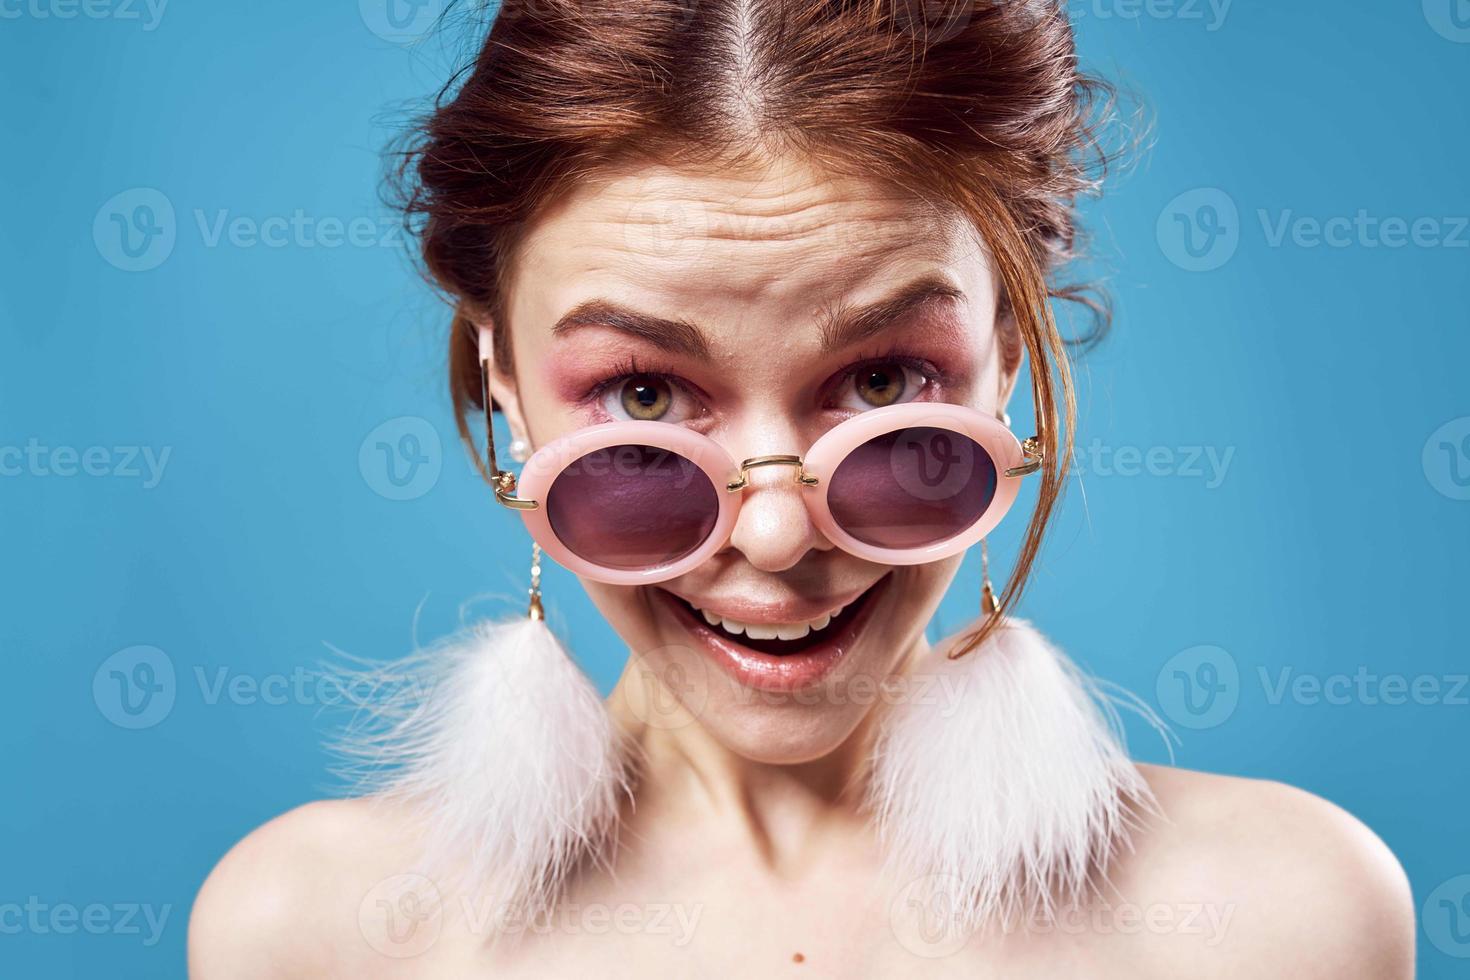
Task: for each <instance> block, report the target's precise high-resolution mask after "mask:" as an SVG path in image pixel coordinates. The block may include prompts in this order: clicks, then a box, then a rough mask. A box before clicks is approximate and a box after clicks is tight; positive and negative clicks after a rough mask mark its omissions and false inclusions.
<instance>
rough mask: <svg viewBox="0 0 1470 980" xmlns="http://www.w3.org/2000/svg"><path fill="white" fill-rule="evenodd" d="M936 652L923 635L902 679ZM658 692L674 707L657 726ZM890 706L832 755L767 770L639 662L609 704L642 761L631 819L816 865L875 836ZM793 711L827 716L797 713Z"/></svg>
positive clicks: (788, 862)
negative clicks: (651, 701) (873, 800)
mask: <svg viewBox="0 0 1470 980" xmlns="http://www.w3.org/2000/svg"><path fill="white" fill-rule="evenodd" d="M927 651H928V643H927V641H926V640H925V639H924V638H923V636H922V634H920V637H919V639H918V642H917V644H916V646H915V649H913V650H911V651H910V652H909V654H908V655H907V656H906V657H904V658H903V660H902V661H901V663H900V666H899V668H898V669H896V670H895V673H906V672H908V671H909V670H910V669H912V665H913V664H914V663H915V662H917V661H919V660H920V659H921V658H922V656H923V654H924V653H926V652H927ZM655 690H656V691H657V692H658V695H659V696H661V698H662V703H663V704H667V705H670V706H671V707H670V708H668V709H667V710H663V711H661V712H660V714H659V715H658V718H657V722H656V723H654V724H650V723H649V721H648V718H649V713H648V712H647V711H645V710H641V708H640V706H641V705H644V704H647V697H646V695H641V694H640V692H647V691H655ZM883 707H884V705H883V702H882V699H877V700H876V701H875V703H874V705H873V707H872V708H871V709H870V710H869V711H868V713H867V715H866V716H865V717H864V718H863V720H862V721H861V722H860V723H859V724H858V726H857V727H856V728H855V729H854V730H853V731H852V732H851V733H850V734H849V735H848V737H847V738H845V739H844V740H843V741H842V742H841V743H840V744H838V745H837V746H836V747H835V748H833V749H832V750H830V751H828V752H826V753H825V754H823V755H821V756H819V757H817V758H814V759H811V760H809V761H803V762H798V763H773V762H762V761H757V760H754V759H750V758H748V757H746V756H743V755H741V754H739V753H737V752H735V751H733V750H731V749H730V748H728V747H727V746H726V745H724V744H723V743H722V742H721V741H720V740H719V739H718V738H716V737H715V736H714V735H713V734H712V733H711V732H710V730H709V729H708V728H706V727H705V726H704V725H703V724H702V723H701V722H700V721H699V719H698V717H697V716H696V715H694V714H693V713H691V712H689V711H688V709H687V708H686V707H685V706H684V705H683V704H682V703H680V702H679V701H678V700H677V699H676V698H675V697H674V695H673V694H672V693H671V692H669V691H668V690H667V689H666V688H663V687H662V685H661V682H660V681H659V679H658V678H657V676H656V675H655V674H654V673H653V672H651V671H648V670H647V669H646V668H645V667H643V666H642V665H641V664H640V663H639V662H638V660H637V658H632V659H630V661H629V664H628V667H627V669H626V670H625V671H624V673H623V676H622V678H621V679H620V680H619V682H618V685H617V687H616V688H614V690H613V692H612V694H611V696H610V697H609V698H608V709H609V712H610V714H611V715H612V717H613V719H614V721H615V723H616V724H617V725H618V727H619V728H620V729H621V730H622V731H623V733H624V735H625V736H626V737H627V738H628V740H629V742H630V744H631V746H632V747H633V749H634V753H633V754H634V756H635V758H637V760H638V768H637V777H636V778H637V788H636V791H635V792H636V797H637V805H636V807H634V808H632V811H631V812H630V813H629V815H628V817H629V819H630V820H633V821H635V822H636V823H637V824H638V825H639V826H640V827H641V828H642V829H643V830H644V831H647V830H648V829H650V827H651V826H652V825H658V826H659V827H660V828H661V832H662V828H664V827H684V828H691V827H698V828H699V829H698V833H700V834H703V835H708V834H711V833H718V834H720V835H721V836H722V837H724V838H725V839H727V840H729V839H731V838H734V839H737V840H739V841H742V842H744V843H746V844H748V845H749V846H750V847H752V848H753V849H754V850H755V851H756V852H757V853H759V854H760V855H761V856H762V858H763V859H764V860H765V861H766V862H767V863H768V864H769V865H770V866H772V867H790V866H792V865H801V864H806V863H808V862H810V861H811V860H812V859H813V858H814V856H815V855H816V854H817V853H819V852H822V851H824V850H825V849H826V848H825V846H824V845H826V844H830V843H832V842H833V841H834V840H837V839H841V838H842V837H843V836H844V835H847V834H868V833H869V830H868V818H867V815H866V814H865V813H864V812H863V800H864V795H865V791H866V781H867V776H868V771H869V764H870V760H871V759H872V751H873V743H874V740H875V738H876V735H877V732H878V728H879V724H880V722H881V712H882V710H883ZM789 710H791V711H810V710H820V708H816V707H803V706H801V705H798V704H793V705H791V706H790V709H789Z"/></svg>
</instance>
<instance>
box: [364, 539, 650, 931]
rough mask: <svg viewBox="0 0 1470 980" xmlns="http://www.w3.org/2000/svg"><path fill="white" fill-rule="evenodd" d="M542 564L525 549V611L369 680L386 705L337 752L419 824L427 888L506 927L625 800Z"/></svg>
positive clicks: (591, 854)
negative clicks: (550, 605)
mask: <svg viewBox="0 0 1470 980" xmlns="http://www.w3.org/2000/svg"><path fill="white" fill-rule="evenodd" d="M540 558H541V554H540V548H539V547H533V551H532V565H531V587H530V590H529V592H530V604H529V609H528V610H527V615H525V616H523V617H517V618H515V619H511V620H501V621H485V622H480V623H477V624H475V625H473V626H471V627H470V628H468V629H467V630H465V631H464V632H462V633H461V634H459V635H456V636H453V637H450V638H449V639H447V640H444V641H442V642H440V643H438V644H436V645H434V646H432V647H430V648H428V649H426V650H423V651H421V652H420V653H418V654H416V655H415V656H413V657H410V658H408V659H407V660H404V661H400V662H398V663H395V664H390V665H388V666H386V667H382V668H378V669H375V670H373V671H371V672H370V674H371V676H370V677H369V678H368V681H369V683H371V684H373V685H374V686H375V688H376V689H377V690H378V691H379V692H380V694H381V695H384V696H383V697H382V698H381V700H379V701H378V702H376V703H374V704H373V705H371V706H370V707H369V708H367V709H366V711H365V713H364V714H363V715H360V716H359V718H358V719H355V720H354V724H353V725H351V726H349V729H348V734H347V735H346V736H345V738H344V739H343V740H342V741H341V742H340V743H339V745H338V748H339V750H341V751H344V752H345V753H346V754H347V755H348V757H349V758H351V759H352V760H354V761H355V762H357V763H359V764H360V765H361V766H364V767H365V769H366V771H365V772H363V773H360V775H361V776H362V777H363V778H362V779H360V786H361V787H362V789H364V790H366V791H368V792H371V793H375V794H377V795H379V796H381V797H382V798H384V799H385V800H389V801H396V802H399V803H402V804H405V805H406V806H407V807H408V808H409V810H410V812H412V813H413V814H414V815H415V816H416V817H417V819H418V822H419V825H420V829H421V832H422V839H423V841H424V844H425V850H424V860H425V862H426V864H427V865H428V868H427V870H428V871H429V872H430V874H431V875H432V876H433V877H434V878H435V880H436V881H438V882H439V883H441V884H446V885H450V886H451V887H466V886H467V887H469V888H470V889H471V890H472V891H475V893H476V894H484V895H487V897H489V898H491V899H493V900H494V902H495V903H496V904H497V906H499V907H500V908H502V909H504V910H505V912H506V913H507V914H508V915H511V916H515V917H519V916H523V915H535V914H538V913H540V912H542V911H544V910H546V909H549V908H550V907H551V906H552V905H553V904H554V903H555V901H556V899H557V896H558V894H559V893H560V891H561V889H562V887H563V885H564V884H565V882H566V880H567V878H568V876H569V875H570V874H571V872H572V871H573V870H575V869H576V868H577V867H578V865H580V864H581V863H582V862H584V861H588V860H591V861H598V860H602V859H604V858H605V856H606V851H607V848H608V847H610V845H611V843H612V838H613V835H614V830H615V827H616V825H617V819H618V812H619V808H620V805H621V800H622V798H623V797H624V796H626V795H627V792H628V783H627V774H626V767H625V764H624V757H623V752H622V751H621V744H620V738H619V735H618V732H617V730H616V728H615V726H614V724H613V722H612V719H611V718H610V717H609V715H608V713H607V710H606V708H605V707H604V705H603V702H602V699H601V697H600V696H599V695H598V693H597V690H596V688H595V687H594V686H593V685H592V683H591V681H589V680H588V678H587V677H586V675H585V674H583V673H582V671H581V670H580V669H579V668H578V667H577V665H576V664H575V663H573V662H572V660H571V658H570V657H569V656H568V655H567V652H566V650H565V649H564V648H563V647H562V644H561V642H560V641H559V640H558V639H557V637H556V635H555V634H554V633H552V631H551V629H550V627H549V626H548V625H547V623H546V619H545V615H544V613H543V611H542V607H541V567H540ZM482 888H485V889H488V892H484V893H481V892H478V891H477V890H478V889H482Z"/></svg>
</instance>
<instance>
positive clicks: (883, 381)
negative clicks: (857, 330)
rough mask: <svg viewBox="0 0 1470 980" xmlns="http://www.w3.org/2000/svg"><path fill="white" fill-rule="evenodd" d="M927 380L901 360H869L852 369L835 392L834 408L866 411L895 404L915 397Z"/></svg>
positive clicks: (923, 375) (918, 371) (921, 372)
mask: <svg viewBox="0 0 1470 980" xmlns="http://www.w3.org/2000/svg"><path fill="white" fill-rule="evenodd" d="M928 384H929V378H928V376H927V375H925V374H924V372H923V371H921V370H919V368H917V367H915V366H914V365H911V364H907V363H905V362H903V361H896V360H887V361H869V362H868V363H866V364H864V365H862V366H860V367H857V368H854V369H853V370H852V371H851V372H850V373H849V374H848V376H847V378H845V379H844V380H843V382H842V384H841V386H840V387H839V388H838V391H837V402H838V404H837V407H839V408H849V409H856V410H858V411H866V410H867V409H870V408H882V407H883V406H885V405H898V404H900V403H902V402H907V401H912V400H913V399H915V398H917V397H918V396H919V393H920V392H922V391H923V390H924V387H925V386H926V385H928Z"/></svg>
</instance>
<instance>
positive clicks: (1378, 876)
mask: <svg viewBox="0 0 1470 980" xmlns="http://www.w3.org/2000/svg"><path fill="white" fill-rule="evenodd" d="M1139 768H1140V771H1141V772H1142V773H1143V775H1144V778H1145V779H1146V780H1147V781H1148V783H1149V785H1150V786H1151V787H1152V789H1153V791H1154V794H1155V796H1156V798H1157V799H1158V803H1159V809H1160V811H1161V813H1160V815H1159V816H1149V817H1145V818H1144V819H1143V821H1142V826H1141V827H1140V829H1139V832H1138V833H1137V834H1136V836H1135V838H1134V849H1133V851H1132V852H1131V853H1128V854H1126V855H1125V856H1124V857H1123V859H1122V860H1120V861H1119V862H1118V864H1117V865H1116V867H1115V869H1114V874H1113V876H1112V882H1113V884H1114V886H1116V890H1117V894H1118V895H1119V896H1121V897H1122V898H1124V899H1126V900H1128V901H1130V902H1135V903H1141V904H1143V906H1144V911H1145V913H1146V912H1147V911H1148V910H1149V909H1150V908H1152V907H1158V908H1161V909H1162V910H1163V911H1161V912H1157V913H1156V914H1157V915H1158V921H1160V922H1163V921H1165V920H1168V921H1171V922H1173V923H1174V924H1175V925H1176V926H1177V925H1178V924H1179V923H1180V922H1182V921H1183V919H1184V912H1183V910H1187V909H1195V908H1197V909H1198V916H1199V919H1200V921H1201V922H1202V923H1210V924H1212V925H1211V928H1210V931H1209V932H1207V933H1203V934H1196V935H1193V936H1188V937H1185V936H1176V937H1173V941H1171V942H1164V943H1155V944H1152V945H1153V948H1155V949H1156V950H1158V951H1159V953H1160V954H1161V955H1163V956H1165V957H1168V956H1173V955H1176V954H1184V955H1187V956H1188V958H1189V961H1190V964H1191V975H1192V976H1196V977H1213V976H1217V975H1218V976H1221V977H1225V976H1265V975H1270V976H1292V977H1296V978H1299V980H1300V978H1312V977H1332V978H1334V980H1353V978H1364V980H1366V978H1373V980H1395V978H1410V977H1412V976H1413V974H1414V963H1413V960H1414V929H1415V925H1414V905H1413V897H1412V894H1411V892H1410V889H1409V883H1408V879H1407V878H1406V876H1405V875H1404V871H1403V868H1402V867H1401V866H1400V865H1399V862H1398V860H1397V859H1396V858H1395V857H1394V856H1393V854H1392V852H1390V851H1389V849H1388V847H1387V846H1386V845H1385V844H1384V843H1383V841H1382V840H1380V839H1379V838H1378V836H1377V835H1376V834H1374V833H1373V831H1371V830H1370V829H1368V827H1367V826H1365V825H1364V824H1363V823H1362V822H1361V821H1359V820H1358V819H1357V818H1356V817H1354V816H1352V815H1351V814H1349V813H1348V812H1347V811H1345V810H1343V809H1342V808H1340V807H1338V806H1336V805H1335V804H1333V803H1330V802H1328V801H1327V800H1324V799H1322V798H1321V797H1318V796H1314V795H1312V794H1311V793H1308V792H1305V791H1303V790H1300V789H1296V788H1295V787H1291V786H1287V785H1284V784H1282V783H1275V782H1266V781H1260V780H1252V779H1239V778H1234V777H1229V776H1217V775H1210V774H1206V773H1200V772H1191V771H1189V770H1183V769H1173V768H1167V767H1162V766H1140V767H1139ZM1165 912H1172V913H1177V914H1174V915H1173V916H1172V917H1171V916H1169V915H1165V914H1164V913H1165ZM1201 935H1204V936H1206V937H1207V938H1205V939H1201ZM1200 957H1202V958H1200ZM1159 965H1160V966H1164V964H1159Z"/></svg>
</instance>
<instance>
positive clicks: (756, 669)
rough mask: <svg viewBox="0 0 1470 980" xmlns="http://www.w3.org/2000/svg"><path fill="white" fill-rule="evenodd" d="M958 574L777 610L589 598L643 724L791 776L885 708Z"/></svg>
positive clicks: (703, 592)
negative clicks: (790, 768)
mask: <svg viewBox="0 0 1470 980" xmlns="http://www.w3.org/2000/svg"><path fill="white" fill-rule="evenodd" d="M958 566H959V561H958V559H955V560H952V561H944V562H936V563H931V564H929V565H914V566H902V567H894V566H880V565H868V566H866V567H865V568H864V569H862V571H861V573H860V574H859V573H857V572H854V573H853V574H852V575H851V577H850V578H849V579H848V581H849V582H850V583H851V584H849V585H848V586H847V587H846V588H843V589H832V590H827V591H824V593H823V594H821V595H810V596H795V595H791V594H789V590H788V592H787V594H786V595H785V597H784V598H782V599H780V600H779V601H769V600H756V599H752V598H750V597H748V596H742V595H740V594H735V593H729V592H722V590H720V589H719V588H717V587H714V586H707V587H700V586H699V585H698V584H696V583H693V582H689V581H686V580H684V579H679V580H674V581H672V582H669V583H665V584H661V585H645V586H634V587H618V586H605V585H598V584H596V583H587V587H588V592H589V594H590V595H591V596H592V598H593V601H594V602H595V603H596V604H597V605H598V607H599V608H600V609H601V611H602V612H603V614H604V615H605V616H606V617H607V619H608V621H609V622H610V623H611V624H612V625H613V627H614V629H616V630H617V631H618V633H619V635H620V636H622V638H623V639H624V640H625V641H626V642H627V643H628V646H629V649H630V650H631V651H633V654H634V656H633V658H632V659H631V660H630V664H629V670H628V672H627V673H625V675H624V682H625V683H624V685H623V686H624V687H625V688H628V689H629V690H628V700H630V701H631V702H632V704H633V713H634V715H635V716H637V717H638V718H639V720H640V721H642V722H644V723H645V724H647V725H648V727H651V728H657V729H665V730H677V729H680V728H684V727H687V726H689V725H695V724H697V725H698V726H699V727H700V728H702V729H703V731H704V733H705V734H706V735H708V736H709V737H710V738H713V739H714V740H715V741H717V742H718V743H720V744H721V745H722V746H723V747H724V748H726V749H727V750H729V751H730V752H732V753H735V754H737V755H739V756H742V757H744V758H747V759H749V760H751V761H754V762H761V763H766V764H773V765H797V764H801V763H806V762H811V761H814V760H817V759H820V758H823V757H825V756H827V755H830V754H832V753H833V752H835V751H837V750H838V749H839V748H840V747H841V746H842V745H843V744H844V743H845V742H847V741H848V739H849V738H851V736H852V735H853V733H854V732H855V731H856V730H857V729H858V728H859V726H860V725H862V723H863V722H864V720H865V719H866V718H868V717H869V715H871V714H872V712H873V710H874V708H875V707H878V706H880V705H882V704H883V703H885V691H884V689H883V685H884V684H885V683H887V682H889V681H890V680H891V679H892V678H893V677H894V675H895V673H897V672H899V671H901V670H902V668H903V665H904V663H905V662H906V660H907V659H908V657H909V655H910V654H911V653H912V652H913V651H914V650H915V648H916V646H917V645H919V644H922V642H923V631H924V626H925V624H927V623H928V621H929V617H930V616H931V615H932V614H933V611H934V608H935V607H936V606H937V605H938V604H939V600H940V598H941V597H942V596H943V594H944V590H945V589H946V588H947V587H948V585H949V582H950V580H951V579H952V578H953V577H954V573H955V571H956V570H957V569H958ZM829 578H830V579H832V580H834V581H835V580H837V579H838V578H839V576H838V575H836V574H833V575H831V576H829ZM629 681H631V682H632V683H631V684H629V683H628V682H629ZM675 702H677V705H678V708H679V709H682V710H678V711H674V710H671V708H672V707H673V705H674V703H675Z"/></svg>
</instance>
